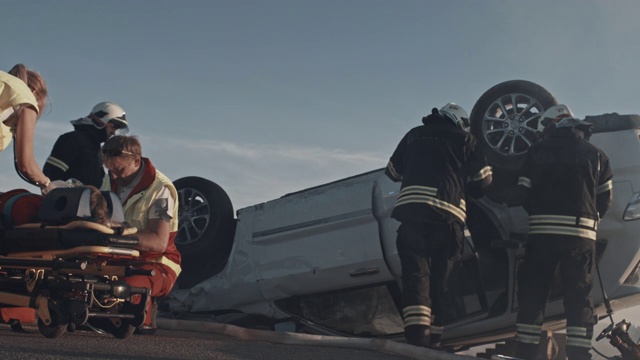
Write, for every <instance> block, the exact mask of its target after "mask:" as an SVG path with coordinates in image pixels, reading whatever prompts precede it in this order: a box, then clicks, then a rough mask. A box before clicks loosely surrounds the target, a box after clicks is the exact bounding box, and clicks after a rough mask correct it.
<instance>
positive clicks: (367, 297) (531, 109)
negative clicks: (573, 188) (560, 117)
mask: <svg viewBox="0 0 640 360" xmlns="http://www.w3.org/2000/svg"><path fill="white" fill-rule="evenodd" d="M555 104H557V101H556V99H555V98H554V96H553V95H552V94H550V93H549V92H548V91H546V90H545V89H544V88H542V87H541V86H539V85H537V84H534V83H531V82H528V81H523V80H514V81H507V82H504V83H501V84H498V85H496V86H494V87H492V88H491V89H489V90H488V91H487V92H485V93H484V94H483V95H482V96H481V97H480V99H479V100H478V101H477V103H476V104H475V106H474V107H473V110H472V112H471V116H470V117H471V122H472V132H473V133H474V135H475V136H476V137H477V138H478V140H479V142H480V143H481V144H482V147H483V149H484V151H485V154H486V156H487V158H488V159H489V161H490V163H491V164H492V165H493V167H494V184H493V185H492V187H491V190H490V191H489V193H488V194H487V196H485V197H484V198H482V199H481V200H480V201H474V202H473V203H472V204H471V205H470V206H469V209H468V212H469V222H468V224H467V227H468V230H469V231H468V232H467V235H468V236H467V242H466V245H465V246H466V247H465V252H464V257H463V259H462V260H461V261H460V262H459V263H458V264H457V265H456V267H455V268H454V270H453V272H452V274H451V277H450V284H449V291H448V294H447V296H448V303H449V304H450V307H449V309H448V314H447V316H448V319H447V322H446V326H445V332H444V338H443V340H444V343H446V344H448V345H449V346H455V347H466V346H471V345H476V344H480V343H486V342H492V341H495V340H498V339H503V338H506V337H509V336H512V335H513V333H514V331H515V319H516V313H517V309H518V302H517V297H516V286H517V283H516V272H517V269H518V265H519V263H520V262H521V261H522V257H523V254H524V249H523V247H522V243H523V241H526V234H527V230H528V229H527V227H528V225H527V215H526V213H525V212H524V210H523V209H522V208H521V207H508V206H507V205H506V204H505V203H506V197H508V196H509V190H510V189H512V188H513V187H514V186H515V185H516V182H517V180H516V179H515V169H517V168H518V166H519V164H520V162H521V160H522V158H523V155H524V154H525V153H526V151H527V149H528V148H529V146H530V145H531V144H532V143H534V142H535V141H537V139H538V138H539V132H540V131H541V126H540V124H539V123H538V118H539V116H540V114H541V113H542V112H544V110H545V109H547V108H548V107H550V106H552V105H555ZM585 120H586V121H589V122H592V123H593V124H594V125H595V128H594V134H593V136H592V137H591V142H592V143H594V144H595V145H596V146H598V147H600V148H601V149H603V150H604V151H605V152H606V153H607V155H608V156H609V158H610V161H611V165H612V168H613V172H614V179H613V181H614V186H613V191H614V204H613V205H612V207H611V209H610V210H609V212H608V213H607V215H606V216H605V218H604V219H603V220H602V221H601V223H600V224H599V227H598V240H597V259H598V264H599V269H600V275H601V280H602V284H601V285H602V287H603V288H602V290H603V291H601V288H600V286H601V285H600V284H599V282H598V281H596V284H595V287H594V299H595V302H596V304H597V305H598V313H599V314H600V315H601V316H605V315H606V311H605V307H604V305H603V299H604V296H603V294H604V293H605V292H606V295H608V297H609V298H610V299H611V306H612V307H613V309H614V310H619V309H624V308H628V307H632V306H635V305H637V304H638V303H640V274H638V263H639V261H640V236H638V234H640V221H637V220H639V219H640V209H638V208H637V207H638V203H639V202H640V159H639V158H638V156H637V154H638V153H640V139H639V135H640V116H638V115H618V114H605V115H600V116H592V117H587V118H586V119H585ZM175 185H176V187H177V188H178V190H179V193H180V224H181V225H180V232H179V235H178V238H177V240H176V243H177V244H178V246H179V248H180V250H181V252H182V254H183V257H184V261H183V264H184V271H183V273H182V275H181V276H180V278H179V279H178V287H179V288H177V289H175V290H174V291H173V292H172V294H171V296H170V300H171V301H170V304H171V309H172V310H173V311H188V312H207V313H211V314H217V315H222V314H226V315H229V314H236V315H238V314H243V315H247V316H253V317H254V318H255V319H258V318H262V319H268V320H269V323H270V324H272V325H273V324H277V323H282V322H285V323H287V324H289V325H291V324H295V325H296V329H297V330H301V329H306V330H313V331H317V332H322V333H328V334H342V335H348V336H378V337H389V338H395V337H397V338H401V337H402V331H403V327H402V318H401V313H400V312H399V311H398V308H399V300H400V298H399V294H400V288H399V279H400V276H401V273H400V269H401V267H400V261H399V258H398V254H397V250H396V245H395V241H396V229H397V227H398V225H399V223H398V222H396V221H395V220H393V219H391V218H390V214H391V210H392V209H393V206H394V204H395V200H396V198H397V195H398V190H399V184H397V183H393V182H391V181H390V180H389V179H388V178H387V177H386V176H385V175H384V172H383V169H379V170H375V171H371V172H368V173H365V174H361V175H357V176H353V177H350V178H346V179H342V180H339V181H335V182H332V183H328V184H324V185H320V186H317V187H314V188H310V189H306V190H302V191H299V192H295V193H291V194H287V195H285V196H283V197H281V198H279V199H275V200H272V201H269V202H266V203H262V204H257V205H254V206H250V207H246V208H243V209H240V210H238V211H237V214H236V217H235V218H234V214H233V210H232V207H231V202H230V200H229V198H228V197H227V195H226V193H225V192H224V190H222V189H221V188H220V187H219V186H217V185H216V184H215V183H213V182H211V181H209V180H206V179H202V178H197V177H186V178H182V179H179V180H177V181H175ZM559 290H560V289H559V287H554V290H552V293H551V296H550V299H549V302H548V304H547V311H546V316H547V317H548V322H547V323H546V326H547V327H549V328H550V329H559V328H562V327H563V326H564V322H563V305H562V300H561V293H560V291H559Z"/></svg>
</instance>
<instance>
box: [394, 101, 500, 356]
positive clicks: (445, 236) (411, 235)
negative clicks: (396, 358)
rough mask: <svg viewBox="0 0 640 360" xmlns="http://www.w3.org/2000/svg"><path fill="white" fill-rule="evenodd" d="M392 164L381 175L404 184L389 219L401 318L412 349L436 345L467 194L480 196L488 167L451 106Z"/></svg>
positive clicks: (462, 116) (461, 114)
mask: <svg viewBox="0 0 640 360" xmlns="http://www.w3.org/2000/svg"><path fill="white" fill-rule="evenodd" d="M422 122H423V123H424V125H421V126H418V127H415V128H413V129H411V130H410V131H409V132H408V133H407V134H406V135H405V136H404V138H403V139H402V140H401V141H400V144H399V145H398V147H397V148H396V150H395V152H394V153H393V155H392V156H391V159H390V160H389V164H388V165H387V168H386V170H385V173H386V174H387V176H388V177H389V178H391V179H392V180H393V181H401V182H402V186H401V188H400V194H399V196H398V199H397V202H396V205H395V207H394V209H393V213H392V215H391V216H392V217H393V218H394V219H396V220H398V221H400V223H401V224H400V227H399V228H398V237H397V240H396V245H397V248H398V255H399V257H400V262H401V265H402V306H403V310H402V316H403V319H404V330H405V338H406V339H407V341H408V342H409V343H410V344H413V345H417V346H423V347H431V348H438V347H439V346H440V336H441V334H442V330H443V328H442V325H443V320H444V319H443V307H444V304H443V303H442V301H443V299H442V298H443V295H444V292H445V289H446V282H447V278H448V276H449V272H450V270H451V266H452V264H453V261H455V260H456V258H457V257H458V256H459V254H460V252H461V249H462V241H463V237H464V232H463V231H464V222H465V219H466V213H465V209H466V206H465V201H466V200H465V194H466V193H467V192H468V193H469V194H471V195H472V196H474V197H480V196H482V189H483V188H484V187H486V186H488V185H489V184H490V183H491V180H492V173H491V167H489V166H487V163H486V159H485V158H484V156H483V155H482V153H481V151H480V149H479V148H477V145H476V140H475V138H474V137H473V136H472V135H471V134H469V133H468V132H467V131H465V130H468V128H469V119H468V116H467V113H466V112H465V111H464V109H462V107H460V106H458V105H456V104H454V103H449V104H447V105H445V106H444V107H443V108H442V109H440V110H438V109H436V108H434V109H433V110H432V112H431V115H429V116H427V117H424V118H422Z"/></svg>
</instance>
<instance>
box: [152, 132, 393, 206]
mask: <svg viewBox="0 0 640 360" xmlns="http://www.w3.org/2000/svg"><path fill="white" fill-rule="evenodd" d="M140 139H141V141H142V144H143V153H144V154H145V155H146V156H149V157H150V158H151V159H152V161H153V162H154V164H156V165H157V167H158V168H159V169H160V170H161V171H162V172H164V173H165V174H167V175H168V176H169V177H170V178H171V179H173V180H175V179H177V178H180V177H184V176H200V177H204V178H207V179H209V180H211V181H214V182H215V183H217V184H218V185H220V186H222V187H223V188H224V189H225V190H226V191H227V193H228V194H229V196H230V198H231V201H232V203H233V204H234V207H235V208H236V209H238V208H241V207H245V206H249V205H253V204H257V203H261V202H265V201H269V200H272V199H275V198H278V197H280V196H282V195H284V194H287V193H291V192H295V191H299V190H302V189H305V188H308V187H313V186H317V185H321V184H323V183H327V182H331V181H335V180H339V179H341V178H344V177H349V176H353V175H357V174H360V173H364V172H367V171H370V170H374V169H379V168H381V167H383V166H384V165H386V161H387V159H388V155H387V154H381V153H369V152H348V151H345V150H342V149H331V148H322V147H305V146H302V145H299V144H256V143H235V142H227V141H220V140H198V141H191V140H189V139H175V138H167V137H162V136H141V137H140Z"/></svg>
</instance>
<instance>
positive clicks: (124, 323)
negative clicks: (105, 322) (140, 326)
mask: <svg viewBox="0 0 640 360" xmlns="http://www.w3.org/2000/svg"><path fill="white" fill-rule="evenodd" d="M111 324H112V325H111V329H110V330H111V334H112V335H113V336H114V337H115V338H116V339H126V338H128V337H129V336H131V335H133V332H134V331H135V330H136V327H135V326H133V325H131V321H129V320H127V319H122V320H121V319H112V320H111Z"/></svg>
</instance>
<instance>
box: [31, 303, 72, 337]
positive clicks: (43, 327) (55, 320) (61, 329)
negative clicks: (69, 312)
mask: <svg viewBox="0 0 640 360" xmlns="http://www.w3.org/2000/svg"><path fill="white" fill-rule="evenodd" d="M49 316H50V317H51V323H49V324H48V325H47V324H45V323H44V321H42V319H40V318H38V329H39V330H40V333H41V334H42V335H44V337H46V338H49V339H57V338H59V337H60V336H62V335H63V334H64V333H65V332H66V331H67V323H68V321H67V317H66V316H65V315H64V314H63V313H62V311H61V310H60V309H58V307H56V306H52V305H49Z"/></svg>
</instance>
